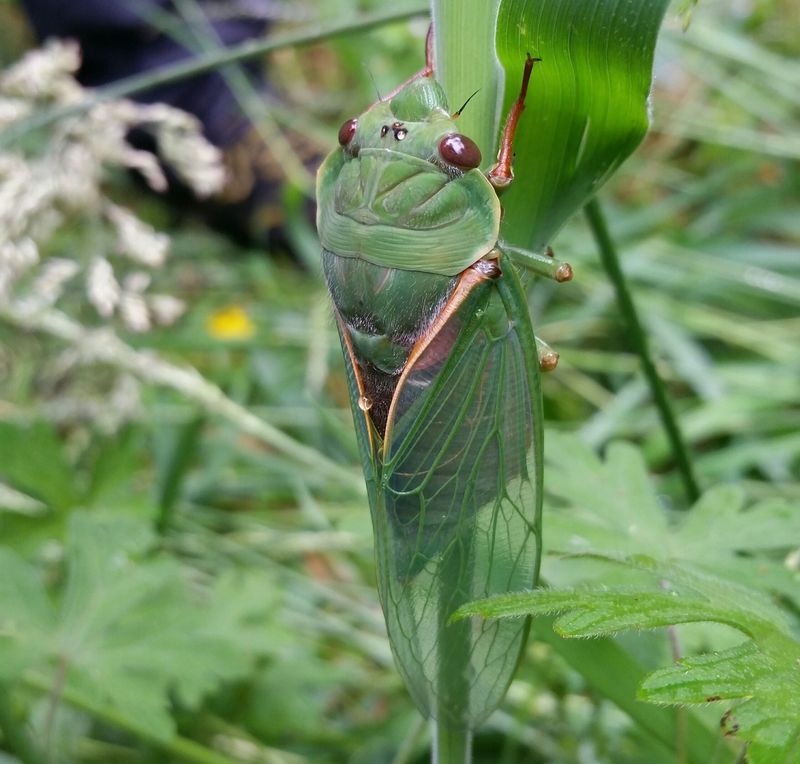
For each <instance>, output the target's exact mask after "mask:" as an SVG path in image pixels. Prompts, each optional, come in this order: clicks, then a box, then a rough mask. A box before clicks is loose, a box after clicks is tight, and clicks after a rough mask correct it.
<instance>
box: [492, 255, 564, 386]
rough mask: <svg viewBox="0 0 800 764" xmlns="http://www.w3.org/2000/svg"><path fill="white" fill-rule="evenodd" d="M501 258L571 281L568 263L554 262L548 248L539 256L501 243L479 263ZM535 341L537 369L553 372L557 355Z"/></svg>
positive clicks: (540, 341)
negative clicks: (537, 359) (537, 360)
mask: <svg viewBox="0 0 800 764" xmlns="http://www.w3.org/2000/svg"><path fill="white" fill-rule="evenodd" d="M503 257H507V258H508V259H509V260H511V262H512V263H514V265H517V266H519V267H520V268H523V269H524V270H526V271H529V272H531V273H535V274H536V275H537V276H543V277H544V278H548V279H552V280H553V281H557V282H559V283H563V282H565V281H571V280H572V266H571V265H570V264H569V263H565V262H561V261H560V260H556V259H555V257H554V255H553V250H552V249H551V248H550V247H548V248H547V249H546V250H545V253H544V254H543V255H540V254H537V253H536V252H530V251H528V250H525V249H520V248H519V247H513V246H511V245H510V244H507V243H506V242H501V243H500V244H499V245H498V246H497V247H494V249H492V250H491V252H489V254H488V255H486V256H485V258H484V259H483V260H481V262H482V263H483V262H493V263H498V262H500V261H501V260H502V258H503ZM495 267H498V266H495ZM535 339H536V353H537V355H538V358H539V369H540V370H541V371H553V369H555V368H556V366H558V358H559V356H558V353H557V352H556V351H555V350H553V348H551V347H550V346H549V345H548V344H547V343H546V342H545V341H544V340H543V339H541V338H539V337H536V338H535Z"/></svg>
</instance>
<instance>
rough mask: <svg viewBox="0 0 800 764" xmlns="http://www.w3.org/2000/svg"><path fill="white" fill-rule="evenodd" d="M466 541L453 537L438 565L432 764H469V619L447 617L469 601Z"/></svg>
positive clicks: (458, 536) (457, 536) (470, 740)
mask: <svg viewBox="0 0 800 764" xmlns="http://www.w3.org/2000/svg"><path fill="white" fill-rule="evenodd" d="M469 557H470V555H469V540H468V539H465V538H463V536H462V535H461V534H458V535H456V537H455V538H454V539H453V541H452V542H451V543H450V545H449V546H448V547H447V549H446V550H445V551H444V554H443V556H442V561H441V564H440V566H439V571H438V574H439V584H438V586H439V598H438V599H439V624H438V628H439V640H438V641H439V645H438V651H439V673H438V683H437V686H436V695H437V699H438V708H437V711H436V721H435V723H434V731H433V746H432V749H431V763H432V764H469V762H470V761H471V760H472V732H471V730H470V729H469V727H468V726H467V724H466V722H465V720H466V719H468V718H469V710H470V686H469V670H470V652H471V651H470V629H471V624H470V622H469V620H462V621H456V622H455V623H451V622H450V617H451V616H452V615H453V613H454V612H455V611H456V610H457V609H458V607H459V606H461V605H463V604H464V603H465V602H467V601H468V600H469V595H468V594H467V592H466V588H467V587H466V584H465V579H468V578H469V575H468V571H467V570H466V566H468V565H469Z"/></svg>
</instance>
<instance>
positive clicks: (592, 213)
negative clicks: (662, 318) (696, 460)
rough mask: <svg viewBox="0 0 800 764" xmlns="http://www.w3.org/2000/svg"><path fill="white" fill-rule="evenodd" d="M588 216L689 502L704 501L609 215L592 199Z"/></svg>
mask: <svg viewBox="0 0 800 764" xmlns="http://www.w3.org/2000/svg"><path fill="white" fill-rule="evenodd" d="M584 212H585V213H586V218H587V220H588V221H589V227H590V228H591V231H592V235H593V236H594V240H595V243H596V244H597V249H598V251H599V253H600V260H601V262H602V263H603V268H605V271H606V275H607V276H608V278H609V280H610V281H611V283H612V284H613V285H614V289H615V291H616V294H617V305H618V306H619V310H620V313H621V314H622V318H623V320H624V321H625V323H626V324H627V327H628V336H629V338H630V341H631V343H632V344H633V346H634V349H635V350H636V352H637V353H638V354H639V358H640V359H641V362H642V370H643V371H644V375H645V378H646V379H647V383H648V384H649V386H650V392H651V394H652V396H653V401H654V403H655V404H656V408H657V409H658V413H659V416H660V417H661V423H662V424H663V425H664V429H665V430H666V433H667V438H668V439H669V442H670V446H671V448H672V454H673V457H674V459H675V464H676V465H677V467H678V472H679V473H680V476H681V480H682V482H683V487H684V491H685V492H686V498H687V499H688V501H689V504H693V503H694V502H695V501H697V499H698V498H699V497H700V490H699V488H698V486H697V480H696V479H695V476H694V473H693V471H692V465H691V462H690V460H689V455H688V450H687V448H686V443H685V442H684V439H683V435H682V433H681V430H680V427H679V426H678V421H677V419H676V417H675V413H674V411H673V410H672V404H671V403H670V401H669V397H668V395H667V390H666V387H665V386H664V382H663V380H662V379H661V377H660V376H659V375H658V371H657V370H656V366H655V364H654V363H653V358H652V355H651V354H650V347H649V344H648V341H647V335H646V334H645V332H644V330H643V329H642V324H641V321H640V320H639V314H638V312H637V310H636V306H635V305H634V302H633V298H632V296H631V293H630V290H629V289H628V284H627V282H626V280H625V275H624V274H623V272H622V268H621V267H620V264H619V257H618V256H617V250H616V247H615V245H614V242H613V241H612V239H611V235H610V234H609V231H608V225H607V224H606V220H605V215H604V214H603V210H602V208H601V207H600V203H599V202H598V201H597V198H594V199H592V200H591V201H590V202H588V203H587V204H586V206H585V207H584Z"/></svg>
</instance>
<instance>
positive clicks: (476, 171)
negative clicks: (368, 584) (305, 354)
mask: <svg viewBox="0 0 800 764" xmlns="http://www.w3.org/2000/svg"><path fill="white" fill-rule="evenodd" d="M429 50H430V43H429ZM534 60H535V59H532V58H530V57H529V58H528V61H527V64H526V67H525V74H524V78H523V85H522V88H521V92H520V96H519V98H518V100H517V102H516V104H515V105H514V107H513V109H512V112H511V114H510V115H509V118H508V121H507V123H506V127H505V130H504V133H503V136H502V139H501V150H500V154H499V157H498V162H497V164H496V165H495V167H494V168H493V169H492V170H491V171H490V172H489V173H487V174H484V173H483V172H482V171H481V170H480V164H481V154H480V151H479V149H478V147H477V146H476V145H475V143H474V142H473V141H471V140H470V139H469V138H468V137H466V136H464V135H461V134H460V133H459V132H458V130H457V128H456V122H455V119H456V117H457V116H458V113H456V114H451V112H450V111H449V108H448V104H447V98H446V97H445V93H444V91H443V89H442V87H441V85H440V84H439V83H438V82H437V81H436V79H434V77H433V72H432V67H431V65H430V54H429V64H428V67H427V68H426V69H425V70H423V72H421V73H420V74H419V75H417V76H416V77H415V78H412V79H411V80H409V81H408V82H407V83H406V84H405V85H403V86H401V88H399V89H398V90H397V91H396V92H395V94H394V95H392V96H389V97H387V98H385V99H382V100H380V101H378V102H377V103H375V104H374V105H373V106H372V107H371V108H369V109H368V110H367V111H366V112H365V113H364V114H362V115H361V116H360V117H358V118H357V119H352V120H349V121H347V122H345V123H344V125H342V128H341V130H340V132H339V143H340V147H339V148H337V149H336V150H335V151H334V152H333V153H332V154H331V155H330V156H329V157H328V158H327V159H326V160H325V162H324V163H323V165H322V166H321V168H320V170H319V175H318V179H317V203H318V212H317V227H318V231H319V236H320V240H321V242H322V247H323V251H322V262H323V269H324V273H325V278H326V280H327V284H328V288H329V290H330V294H331V296H332V298H333V304H334V312H335V317H336V321H337V324H338V328H339V333H340V337H341V341H342V348H343V351H344V357H345V363H346V367H347V378H348V384H349V389H350V395H351V401H352V405H353V414H354V419H355V424H356V431H357V435H358V441H359V445H360V450H361V455H362V459H363V468H364V476H365V479H366V482H367V487H368V492H369V501H370V508H371V512H372V522H373V528H374V534H375V545H376V557H377V564H378V575H379V590H380V599H381V603H382V606H383V611H384V614H385V617H386V625H387V628H388V632H389V638H390V641H391V645H392V649H393V652H394V655H395V659H396V662H397V664H398V667H399V669H400V671H401V673H402V675H403V677H404V679H405V681H406V684H407V686H408V688H409V690H410V692H411V694H412V696H413V698H414V700H415V702H416V704H417V706H418V707H419V708H420V710H421V711H422V712H423V713H424V714H426V715H428V716H432V717H434V718H437V719H439V720H440V722H444V723H445V724H447V725H452V726H453V727H458V728H463V727H467V728H472V727H474V726H475V725H476V724H477V723H478V722H480V721H481V720H482V719H483V718H485V717H486V716H487V715H488V714H489V713H490V712H491V711H492V710H493V709H494V708H495V707H496V706H497V704H498V703H499V702H500V700H501V699H502V697H503V695H504V693H505V691H506V688H507V687H508V684H509V682H510V681H511V678H512V675H513V672H514V669H515V667H516V664H517V661H518V657H519V655H520V651H521V649H522V647H523V645H524V642H525V638H526V632H527V624H526V623H525V622H524V621H518V622H514V621H509V620H502V621H480V620H478V619H474V620H473V621H460V622H455V623H450V620H449V619H450V616H451V615H452V613H453V612H454V611H455V610H456V609H457V608H458V607H459V606H460V605H462V604H464V603H466V602H469V601H472V600H476V599H479V598H484V597H487V596H490V595H493V594H498V593H502V592H508V591H512V590H520V589H526V588H530V587H531V586H532V585H533V584H534V583H535V581H536V578H537V573H538V567H539V557H540V547H541V542H540V512H541V483H542V412H541V396H540V389H539V363H538V356H537V345H536V339H535V338H534V334H533V330H532V328H531V323H530V318H529V314H528V308H527V303H526V298H525V294H524V292H523V290H522V288H521V286H520V281H519V278H518V276H517V273H516V271H515V268H514V266H513V264H512V262H511V256H510V255H509V254H508V253H507V252H506V251H504V249H503V247H502V245H500V244H499V242H498V237H499V230H500V217H501V207H500V202H499V199H498V193H497V191H498V189H502V188H503V187H505V186H507V185H508V183H509V182H510V181H511V178H512V173H511V166H510V159H511V154H512V143H513V136H514V130H515V128H516V124H517V120H518V119H519V116H520V114H521V112H522V108H523V105H524V99H525V93H526V90H527V85H528V79H529V78H530V75H531V70H532V67H533V63H534ZM517 255H519V253H516V255H515V256H517ZM531 257H532V258H533V260H532V261H533V262H534V263H536V262H538V261H546V260H547V258H545V257H542V256H539V257H537V256H535V255H532V256H531ZM550 262H552V261H550ZM565 267H566V268H568V266H562V268H561V270H560V280H563V278H564V276H565V275H566V274H565V271H564V268H565ZM542 268H543V269H544V271H546V272H551V271H554V269H553V267H552V266H549V265H544V266H542ZM553 358H554V354H552V355H550V356H549V359H548V360H550V361H552V360H553Z"/></svg>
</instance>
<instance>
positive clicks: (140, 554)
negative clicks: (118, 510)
mask: <svg viewBox="0 0 800 764" xmlns="http://www.w3.org/2000/svg"><path fill="white" fill-rule="evenodd" d="M153 541H154V539H153V536H152V534H151V533H150V532H149V530H148V528H147V525H145V524H144V523H142V522H137V521H134V520H129V519H125V518H120V517H116V518H113V519H100V518H97V517H93V516H91V515H87V514H81V513H76V514H73V515H72V517H71V519H70V523H69V531H68V535H67V540H66V546H65V559H64V584H63V586H62V587H59V592H58V595H59V596H57V597H56V598H55V600H53V599H51V596H50V595H49V593H48V592H47V590H46V588H45V586H44V584H43V582H42V580H41V574H40V572H39V571H37V570H36V568H35V567H33V566H31V565H30V564H28V563H26V562H25V561H23V560H22V559H21V558H20V557H19V556H17V555H16V554H15V553H14V552H12V551H11V550H9V549H6V548H0V680H1V681H2V682H4V683H14V682H18V681H25V680H26V679H29V680H30V679H32V680H34V681H35V682H36V683H37V684H43V683H49V684H51V686H52V692H53V694H54V699H55V702H58V698H59V695H60V694H61V693H62V692H65V693H69V694H72V695H73V696H74V697H77V698H87V699H90V700H91V702H92V703H93V704H96V705H101V706H103V707H105V708H106V709H107V710H108V711H109V712H110V713H112V714H116V715H117V716H118V717H120V718H123V719H128V720H129V721H130V722H131V723H132V724H135V725H137V726H142V727H144V728H146V729H148V730H149V732H150V734H151V735H152V736H153V737H156V738H163V739H169V738H170V737H171V736H172V735H173V734H174V732H175V726H174V721H173V718H172V716H171V715H170V712H169V708H170V705H171V703H170V696H171V695H170V694H171V693H173V692H174V693H175V697H176V699H177V701H178V702H179V703H180V704H181V706H183V707H186V708H189V709H192V708H196V707H197V706H198V705H199V704H200V702H201V701H202V700H203V698H204V696H206V695H207V694H208V693H210V692H212V691H214V690H216V689H217V688H219V686H220V684H221V683H222V682H229V681H231V680H233V679H237V678H240V677H243V676H246V675H247V673H248V672H249V671H251V670H252V668H253V665H254V659H255V657H256V656H258V655H260V654H265V653H269V652H271V651H274V650H275V649H276V647H277V646H276V645H275V644H274V643H271V642H268V641H266V640H264V638H263V634H264V625H265V624H266V623H268V622H269V621H270V619H271V617H272V616H273V615H274V612H275V607H276V604H277V599H276V597H275V595H274V594H273V595H270V594H269V591H268V590H266V591H265V588H264V581H263V580H256V579H255V578H253V577H248V578H244V579H242V578H240V577H238V576H237V575H236V574H235V573H233V572H231V573H230V574H226V575H221V576H219V577H218V578H217V579H216V580H215V581H210V582H208V583H205V584H204V585H203V586H202V587H199V588H198V587H194V588H195V589H196V591H193V590H192V589H193V587H192V586H191V585H190V584H191V582H190V581H188V580H187V578H186V573H187V571H186V570H184V569H183V568H182V567H181V566H180V565H179V564H178V563H177V562H176V561H175V560H172V559H170V558H168V557H163V556H161V555H158V554H156V553H154V552H153V551H152V548H153ZM209 616H210V617H209Z"/></svg>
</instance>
